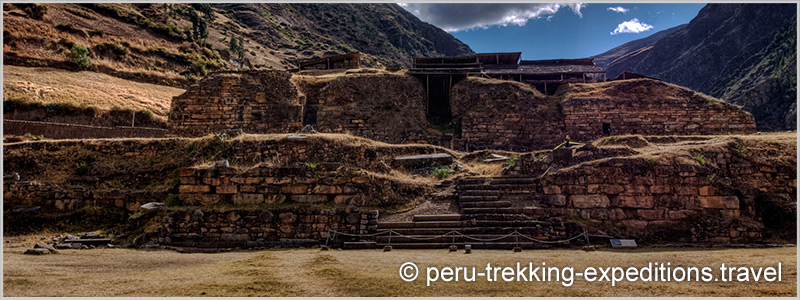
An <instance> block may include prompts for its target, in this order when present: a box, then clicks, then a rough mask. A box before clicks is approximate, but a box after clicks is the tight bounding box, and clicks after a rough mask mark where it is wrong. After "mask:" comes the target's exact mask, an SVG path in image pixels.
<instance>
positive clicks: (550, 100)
mask: <svg viewBox="0 0 800 300" xmlns="http://www.w3.org/2000/svg"><path fill="white" fill-rule="evenodd" d="M451 110H452V111H453V117H454V120H456V124H457V125H456V132H457V134H456V136H457V137H458V136H459V133H460V138H458V139H457V142H456V144H457V145H458V146H457V147H456V148H458V149H470V150H474V149H484V148H492V149H507V150H521V151H530V150H536V149H547V148H552V147H553V146H556V145H558V144H560V143H561V142H563V141H564V140H565V138H566V136H567V135H569V137H570V139H571V140H572V141H580V142H586V141H591V140H594V139H596V138H598V137H602V136H604V135H625V134H646V135H716V134H749V133H754V132H755V121H754V119H753V117H752V115H750V114H749V113H748V112H746V111H744V110H742V109H741V107H738V106H735V105H732V104H727V103H725V102H723V101H721V100H718V99H713V98H711V97H708V96H705V95H701V94H698V93H696V92H694V91H691V90H689V89H686V88H683V87H678V86H674V85H670V84H667V83H664V82H661V81H658V80H651V79H635V80H623V81H614V82H606V83H596V84H570V85H565V87H564V88H562V89H561V90H560V91H559V92H558V93H556V95H554V96H544V95H541V94H539V93H538V92H535V91H533V90H532V89H531V88H530V87H528V86H526V85H523V84H520V83H516V82H509V81H500V80H489V79H480V78H468V79H466V80H463V81H461V82H460V83H458V84H456V85H455V86H454V87H453V92H452V102H451Z"/></svg>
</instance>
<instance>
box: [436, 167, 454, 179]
mask: <svg viewBox="0 0 800 300" xmlns="http://www.w3.org/2000/svg"><path fill="white" fill-rule="evenodd" d="M451 174H453V170H450V168H437V169H436V170H434V171H433V173H431V176H433V177H436V179H439V180H442V179H445V178H447V177H450V175H451Z"/></svg>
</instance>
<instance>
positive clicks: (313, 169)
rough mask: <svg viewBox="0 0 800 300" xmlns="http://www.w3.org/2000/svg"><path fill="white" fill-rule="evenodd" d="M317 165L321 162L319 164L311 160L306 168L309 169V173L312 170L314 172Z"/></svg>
mask: <svg viewBox="0 0 800 300" xmlns="http://www.w3.org/2000/svg"><path fill="white" fill-rule="evenodd" d="M317 167H319V164H318V163H316V162H310V161H307V162H306V170H307V171H308V172H309V173H312V172H314V171H315V170H316V169H317Z"/></svg>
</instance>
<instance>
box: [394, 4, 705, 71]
mask: <svg viewBox="0 0 800 300" xmlns="http://www.w3.org/2000/svg"><path fill="white" fill-rule="evenodd" d="M401 6H403V7H405V8H406V10H408V11H410V12H411V13H413V14H415V15H416V16H417V17H419V18H420V19H422V20H423V21H426V22H428V23H431V24H433V25H436V26H438V27H440V28H443V29H445V30H447V31H449V32H450V33H451V34H453V35H454V36H455V37H456V38H458V39H460V40H461V41H462V42H464V43H466V44H467V45H469V46H470V47H471V48H472V50H474V51H475V52H515V51H521V52H522V59H553V58H581V57H589V56H592V55H596V54H600V53H603V52H605V51H606V50H609V49H611V48H614V47H616V46H619V45H622V44H624V43H626V42H629V41H632V40H635V39H640V38H643V37H647V36H649V35H651V34H653V33H656V32H658V31H661V30H664V29H668V28H671V27H674V26H677V25H681V24H685V23H688V22H689V21H691V20H692V18H694V17H695V16H697V12H698V11H700V9H701V8H703V6H705V4H699V3H649V4H635V3H614V4H603V3H589V4H546V3H533V4H434V3H410V4H401Z"/></svg>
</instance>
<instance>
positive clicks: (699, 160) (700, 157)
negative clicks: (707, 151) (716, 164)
mask: <svg viewBox="0 0 800 300" xmlns="http://www.w3.org/2000/svg"><path fill="white" fill-rule="evenodd" d="M692 158H694V160H696V161H697V163H699V164H700V165H701V166H705V165H706V157H705V156H703V155H702V154H699V153H698V154H695V155H694V156H692Z"/></svg>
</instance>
